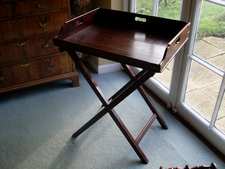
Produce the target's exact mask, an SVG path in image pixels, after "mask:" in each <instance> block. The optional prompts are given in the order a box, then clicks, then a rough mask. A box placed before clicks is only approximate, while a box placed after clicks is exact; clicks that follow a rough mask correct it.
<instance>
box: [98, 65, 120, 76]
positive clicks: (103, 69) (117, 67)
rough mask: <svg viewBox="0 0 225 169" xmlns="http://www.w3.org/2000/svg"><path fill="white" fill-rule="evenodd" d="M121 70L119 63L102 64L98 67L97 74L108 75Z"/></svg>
mask: <svg viewBox="0 0 225 169" xmlns="http://www.w3.org/2000/svg"><path fill="white" fill-rule="evenodd" d="M120 70H121V65H120V64H119V63H111V64H104V65H99V66H98V73H99V74H102V73H110V72H116V71H120Z"/></svg>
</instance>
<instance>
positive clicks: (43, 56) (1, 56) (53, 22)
mask: <svg viewBox="0 0 225 169" xmlns="http://www.w3.org/2000/svg"><path fill="white" fill-rule="evenodd" d="M69 11H70V10H69V2H68V0H32V1H30V0H0V32H1V33H0V93H3V92H7V91H11V90H15V89H19V88H23V87H28V86H32V85H36V84H40V83H46V82H50V81H54V80H59V79H71V80H72V84H73V85H74V86H77V85H78V84H79V80H78V74H77V72H76V69H75V65H74V64H73V62H72V60H71V59H70V57H69V56H68V55H67V54H66V53H61V52H59V51H58V49H57V48H56V47H55V46H54V45H53V43H52V38H53V37H54V35H55V34H56V33H57V32H58V31H59V29H60V26H61V25H62V24H63V23H64V22H65V21H66V20H67V19H69V16H70V12H69Z"/></svg>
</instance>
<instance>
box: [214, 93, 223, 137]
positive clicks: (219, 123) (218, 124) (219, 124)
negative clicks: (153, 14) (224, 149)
mask: <svg viewBox="0 0 225 169" xmlns="http://www.w3.org/2000/svg"><path fill="white" fill-rule="evenodd" d="M216 127H217V128H218V129H219V130H220V131H222V132H223V133H225V95H224V96H223V101H222V104H221V106H220V111H219V115H218V118H217V121H216Z"/></svg>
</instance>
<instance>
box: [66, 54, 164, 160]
mask: <svg viewBox="0 0 225 169" xmlns="http://www.w3.org/2000/svg"><path fill="white" fill-rule="evenodd" d="M68 53H69V55H70V56H71V57H72V59H73V60H74V61H75V63H76V65H77V67H78V68H79V69H80V72H81V73H82V74H83V76H84V78H85V79H86V80H87V82H88V84H89V85H90V86H91V88H92V90H93V91H94V92H95V94H96V95H97V97H98V98H99V100H100V101H101V103H102V107H101V109H100V110H99V111H98V113H97V114H96V115H95V116H94V117H93V118H92V119H90V120H89V121H88V122H87V123H86V124H84V125H83V126H82V127H81V128H80V129H79V130H77V131H76V132H75V133H74V134H73V135H72V138H76V137H78V136H79V135H80V134H81V133H83V132H84V131H85V130H86V129H88V128H89V127H90V126H92V125H93V124H94V123H95V122H97V121H98V120H99V119H101V118H102V117H103V116H104V115H105V114H107V113H109V115H110V116H111V117H112V119H113V120H114V122H115V123H116V125H117V126H118V127H119V129H120V130H121V132H122V133H123V135H124V136H125V137H126V139H127V141H128V142H129V143H130V145H131V146H132V147H133V149H134V151H135V152H136V153H137V155H138V157H139V158H140V160H141V161H142V162H143V163H145V164H147V163H148V158H147V157H146V155H145V154H144V152H143V151H142V149H141V148H140V146H139V143H140V141H141V139H142V138H143V137H144V135H145V133H146V132H147V130H148V129H149V128H150V126H151V125H152V123H153V122H154V121H155V120H156V119H157V120H158V122H159V123H160V125H161V127H162V128H163V129H167V128H168V127H167V125H166V123H165V121H164V120H163V118H162V117H161V116H160V115H159V113H158V112H157V111H156V109H155V108H154V107H153V105H152V103H151V102H150V100H149V98H148V97H147V93H146V91H145V90H144V88H143V86H142V85H143V83H144V82H145V81H146V80H147V79H149V78H150V77H152V76H153V75H154V72H152V70H149V69H143V70H142V71H141V72H139V73H138V74H137V75H135V74H134V73H133V72H132V70H131V69H130V67H129V66H128V65H125V64H121V65H122V67H123V68H124V70H125V72H126V73H127V74H128V75H129V77H130V79H131V80H130V81H128V82H127V83H126V84H125V85H124V86H123V87H122V88H121V89H119V90H118V91H117V92H116V93H115V94H114V95H113V96H112V97H110V98H109V99H108V100H107V99H105V97H104V95H103V93H102V92H101V90H100V88H99V87H98V86H97V84H96V82H95V81H93V80H92V78H91V76H90V74H89V71H88V69H87V67H86V66H85V64H84V63H83V61H82V59H81V58H79V57H78V55H77V54H76V52H75V51H69V52H68ZM136 89H138V91H139V92H140V94H141V96H142V97H143V98H144V100H145V102H146V103H147V105H148V106H149V108H150V110H151V111H152V113H153V115H152V116H151V117H150V119H149V121H148V122H147V123H146V125H145V126H144V128H143V129H142V130H141V132H140V133H139V134H138V136H137V138H134V137H133V136H132V134H131V133H130V132H129V130H128V129H127V127H126V126H125V124H124V123H123V121H122V120H121V118H120V117H119V116H118V114H117V113H116V111H115V110H114V109H113V108H114V107H115V106H116V105H118V104H119V103H120V102H121V101H123V100H124V99H125V98H126V97H127V96H128V95H130V94H131V93H132V92H133V91H134V90H136Z"/></svg>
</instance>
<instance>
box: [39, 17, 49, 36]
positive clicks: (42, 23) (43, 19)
mask: <svg viewBox="0 0 225 169" xmlns="http://www.w3.org/2000/svg"><path fill="white" fill-rule="evenodd" d="M39 26H40V27H41V28H42V29H43V31H44V32H46V31H47V30H48V18H47V16H44V17H41V18H40V22H39Z"/></svg>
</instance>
